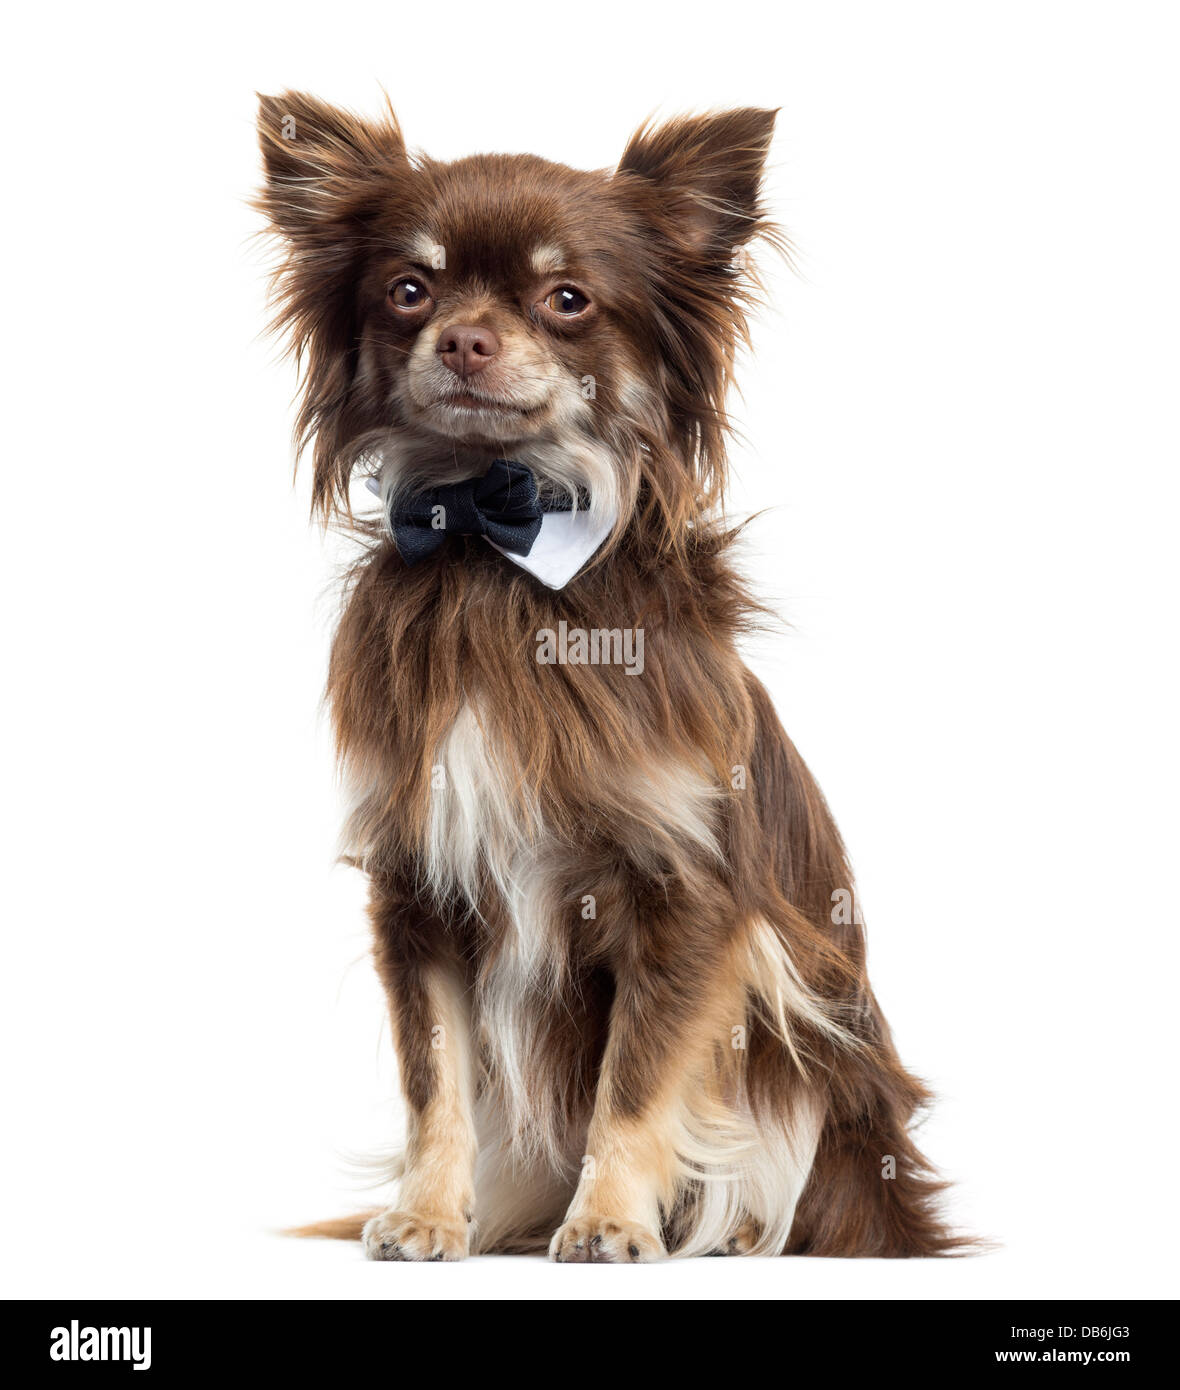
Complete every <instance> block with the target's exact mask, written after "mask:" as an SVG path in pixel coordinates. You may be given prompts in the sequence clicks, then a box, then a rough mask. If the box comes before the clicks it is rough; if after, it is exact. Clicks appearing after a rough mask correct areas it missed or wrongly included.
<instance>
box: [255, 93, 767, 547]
mask: <svg viewBox="0 0 1180 1390" xmlns="http://www.w3.org/2000/svg"><path fill="white" fill-rule="evenodd" d="M773 123H774V113H773V112H770V111H761V110H738V111H728V112H724V113H720V114H716V115H710V116H700V117H689V118H681V119H677V120H673V121H671V122H669V123H667V124H664V125H661V126H658V127H655V128H646V129H644V130H641V131H640V132H639V133H638V134H637V135H636V136H635V137H634V138H633V139H632V140H631V142H630V144H629V145H628V147H627V149H626V151H625V152H624V154H623V158H622V160H621V161H620V163H619V166H618V169H617V170H615V171H614V172H613V173H607V172H597V173H586V172H581V171H578V170H574V169H569V168H566V167H565V166H564V165H560V164H552V163H549V162H547V161H545V160H542V159H537V158H534V157H532V156H528V155H476V156H472V157H470V158H467V159H461V160H458V161H456V162H455V163H450V164H447V163H439V162H436V161H434V160H431V159H428V158H424V157H414V158H411V157H410V155H408V154H407V152H406V147H405V144H404V142H403V139H402V135H401V131H400V129H399V127H398V125H397V122H396V120H395V119H394V116H393V114H392V112H389V113H388V114H387V115H386V116H385V117H384V118H383V119H381V120H379V121H367V120H362V119H360V118H358V117H355V116H353V115H351V114H349V113H346V112H343V111H340V110H337V109H335V108H333V107H331V106H328V105H326V104H324V103H323V102H320V101H317V100H315V99H314V98H312V97H309V96H305V95H301V94H297V93H290V92H288V93H286V94H284V95H282V96H277V97H263V98H262V102H261V109H260V113H259V131H260V135H261V142H262V150H263V156H264V161H265V169H266V182H265V187H264V189H263V192H262V195H261V197H260V199H259V206H260V207H261V209H262V210H263V211H264V212H265V213H266V215H267V217H268V219H269V221H270V224H271V226H272V227H273V229H274V230H276V231H277V232H278V233H280V234H281V236H282V238H283V240H284V244H285V256H284V259H283V262H282V264H281V266H280V269H279V272H278V275H277V279H276V289H277V298H278V305H279V314H278V321H279V324H280V325H281V326H282V327H284V328H286V329H287V330H288V331H289V332H290V335H291V340H292V343H293V346H294V348H295V350H296V352H297V354H298V355H299V356H300V358H301V359H302V360H303V361H304V363H305V366H306V379H305V384H304V396H303V401H302V408H301V412H300V420H299V428H300V442H301V444H302V445H313V446H314V457H315V483H314V496H315V503H316V506H317V507H318V508H319V509H320V510H321V511H322V512H323V513H324V514H325V515H327V514H329V513H331V512H333V511H335V510H336V509H338V508H341V507H343V508H345V509H347V498H348V489H349V483H350V480H351V478H352V474H353V471H354V469H355V468H356V467H357V466H358V465H367V466H368V467H369V468H370V470H372V468H373V467H374V466H380V467H381V468H383V470H384V472H385V476H386V480H387V481H392V482H393V484H394V485H395V486H400V485H402V484H407V485H413V486H424V485H428V484H432V483H437V482H448V481H457V480H458V479H461V478H464V477H471V476H474V475H476V474H478V473H481V472H483V471H484V470H485V469H486V468H487V466H488V464H489V463H490V461H491V460H492V459H493V458H496V457H511V458H514V459H517V460H519V461H521V462H523V463H527V464H528V465H529V466H530V467H531V468H532V469H533V471H534V473H535V474H536V476H537V478H538V482H539V483H540V485H541V486H542V488H543V489H544V488H549V489H567V490H571V491H572V490H574V489H577V488H584V489H586V490H587V491H588V492H589V494H590V497H591V502H592V505H594V506H603V507H611V508H616V507H617V508H618V509H619V511H620V513H621V515H622V516H623V517H624V518H625V517H626V516H627V515H628V514H629V513H630V512H631V511H632V510H633V509H634V508H635V506H636V505H637V504H638V505H643V506H645V507H647V508H648V509H650V510H652V511H654V512H655V513H656V514H657V515H658V517H659V519H660V521H661V522H662V524H663V527H664V529H665V530H666V531H668V532H669V533H671V532H674V531H675V530H676V529H677V527H678V526H679V525H683V524H685V523H686V522H687V521H689V520H691V517H692V516H693V515H694V514H695V513H696V512H697V511H699V509H700V507H701V506H702V505H705V504H706V503H707V502H709V501H710V500H712V497H713V494H714V492H715V490H716V489H717V488H718V487H719V486H720V483H721V481H722V478H721V469H722V466H723V457H724V455H723V435H724V429H725V417H724V397H725V392H726V388H727V386H728V383H729V374H730V368H731V364H732V359H733V353H734V348H735V346H736V343H737V341H738V340H739V338H741V337H742V336H743V335H744V332H745V319H744V306H745V303H746V299H747V296H748V293H749V290H750V288H751V284H752V280H751V277H750V275H749V273H748V268H747V265H746V262H745V254H744V253H745V248H746V246H747V244H748V243H749V242H750V240H751V239H752V238H753V237H755V236H756V235H758V234H760V233H762V234H764V233H766V232H767V231H768V228H767V225H766V223H765V221H764V219H763V214H762V210H761V207H760V204H759V183H760V179H761V175H762V168H763V163H764V160H765V156H766V152H767V147H768V145H769V142H770V137H771V133H772V128H773Z"/></svg>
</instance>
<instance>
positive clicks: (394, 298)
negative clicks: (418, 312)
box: [389, 279, 430, 309]
mask: <svg viewBox="0 0 1180 1390" xmlns="http://www.w3.org/2000/svg"><path fill="white" fill-rule="evenodd" d="M389 302H390V303H391V304H393V305H395V306H396V307H397V308H398V309H421V308H424V307H425V306H426V305H427V304H429V303H430V292H429V291H428V290H427V288H426V286H425V285H423V284H422V283H421V282H420V281H418V280H410V279H405V280H399V281H398V282H397V284H396V285H394V286H393V288H392V289H391V290H390V291H389Z"/></svg>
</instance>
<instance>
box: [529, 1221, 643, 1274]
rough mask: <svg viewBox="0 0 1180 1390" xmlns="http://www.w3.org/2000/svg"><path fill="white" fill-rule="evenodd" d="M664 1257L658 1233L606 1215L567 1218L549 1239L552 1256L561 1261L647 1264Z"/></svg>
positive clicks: (567, 1262)
mask: <svg viewBox="0 0 1180 1390" xmlns="http://www.w3.org/2000/svg"><path fill="white" fill-rule="evenodd" d="M663 1256H664V1247H663V1245H662V1244H661V1243H660V1238H659V1236H653V1235H652V1233H651V1232H650V1231H649V1230H647V1229H646V1227H643V1226H636V1225H634V1224H633V1223H632V1222H629V1221H613V1220H611V1219H610V1217H606V1216H583V1217H579V1218H578V1219H576V1220H574V1221H567V1222H566V1223H565V1225H564V1226H562V1227H561V1229H560V1230H559V1231H558V1232H557V1234H556V1235H555V1236H554V1237H553V1239H552V1240H551V1241H550V1242H549V1258H550V1259H551V1260H556V1261H557V1263H558V1264H614V1265H633V1264H647V1263H649V1262H650V1261H652V1260H659V1259H663Z"/></svg>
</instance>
